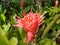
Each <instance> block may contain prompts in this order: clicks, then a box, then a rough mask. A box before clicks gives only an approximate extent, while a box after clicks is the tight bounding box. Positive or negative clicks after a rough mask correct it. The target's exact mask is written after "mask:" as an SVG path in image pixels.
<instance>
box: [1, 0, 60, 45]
mask: <svg viewBox="0 0 60 45" xmlns="http://www.w3.org/2000/svg"><path fill="white" fill-rule="evenodd" d="M55 1H56V0H48V1H44V2H43V1H40V2H39V0H38V1H36V0H25V4H24V11H25V12H26V13H29V11H30V9H32V10H33V12H39V13H40V14H41V15H43V16H44V17H45V19H44V22H43V23H42V25H41V29H40V28H39V32H38V35H37V37H36V42H35V43H34V44H32V45H60V44H59V43H60V41H59V40H60V36H59V34H60V18H59V19H58V20H56V21H55V23H53V24H50V23H51V22H52V21H53V20H54V19H55V18H54V17H55V16H56V17H57V15H59V14H60V0H58V1H59V6H58V8H57V7H55ZM38 2H39V3H38ZM20 3H21V0H0V45H26V41H25V39H26V33H25V32H24V30H23V28H19V29H18V28H16V27H14V26H13V24H16V22H15V18H16V16H20V17H21V18H23V9H22V7H21V4H20ZM49 24H50V25H49ZM51 25H52V26H51ZM47 26H49V30H48V33H47V34H46V36H45V37H44V39H41V37H42V34H43V32H44V30H45V29H46V27H47ZM57 35H58V36H57Z"/></svg>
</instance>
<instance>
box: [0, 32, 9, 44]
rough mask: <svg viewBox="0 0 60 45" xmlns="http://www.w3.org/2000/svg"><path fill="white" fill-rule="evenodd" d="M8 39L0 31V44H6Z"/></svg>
mask: <svg viewBox="0 0 60 45" xmlns="http://www.w3.org/2000/svg"><path fill="white" fill-rule="evenodd" d="M8 43H9V42H8V39H7V36H6V35H5V33H4V32H0V45H8Z"/></svg>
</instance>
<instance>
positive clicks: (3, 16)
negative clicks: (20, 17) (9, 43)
mask: <svg viewBox="0 0 60 45" xmlns="http://www.w3.org/2000/svg"><path fill="white" fill-rule="evenodd" d="M1 19H2V20H3V21H4V22H5V20H6V17H5V15H4V14H1Z"/></svg>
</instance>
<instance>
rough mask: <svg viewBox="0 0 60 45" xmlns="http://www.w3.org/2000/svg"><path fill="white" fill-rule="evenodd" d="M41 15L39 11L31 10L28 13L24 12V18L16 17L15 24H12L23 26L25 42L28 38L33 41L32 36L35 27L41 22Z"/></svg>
mask: <svg viewBox="0 0 60 45" xmlns="http://www.w3.org/2000/svg"><path fill="white" fill-rule="evenodd" d="M42 20H43V18H42V16H41V15H40V14H39V13H33V12H32V11H31V12H29V14H26V15H25V16H24V18H19V17H18V19H16V21H17V24H16V25H14V26H17V27H23V28H24V30H25V32H26V33H27V37H26V42H27V43H28V42H29V41H30V40H32V41H34V36H35V33H36V30H37V27H38V26H39V25H40V24H41V23H42Z"/></svg>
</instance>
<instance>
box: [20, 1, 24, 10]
mask: <svg viewBox="0 0 60 45" xmlns="http://www.w3.org/2000/svg"><path fill="white" fill-rule="evenodd" d="M21 6H22V9H24V0H21Z"/></svg>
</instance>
